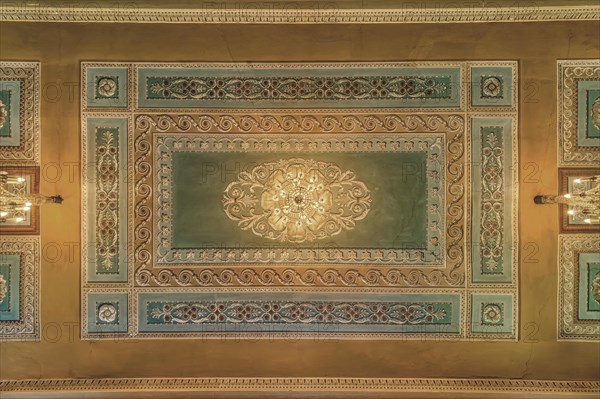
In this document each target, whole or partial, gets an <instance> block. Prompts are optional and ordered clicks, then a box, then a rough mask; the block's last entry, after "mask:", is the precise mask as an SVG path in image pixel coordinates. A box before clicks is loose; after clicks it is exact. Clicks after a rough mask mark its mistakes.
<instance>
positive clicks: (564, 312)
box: [558, 234, 600, 341]
mask: <svg viewBox="0 0 600 399" xmlns="http://www.w3.org/2000/svg"><path fill="white" fill-rule="evenodd" d="M558 242H559V243H558V266H559V273H558V297H559V303H558V339H559V340H565V341H572V340H579V341H598V340H600V321H594V320H580V318H579V300H580V295H579V290H580V289H581V287H579V285H580V282H579V278H577V277H576V276H578V275H579V263H580V259H579V258H580V254H586V253H593V254H598V253H600V235H598V234H561V235H559V237H558ZM586 290H587V287H586Z"/></svg>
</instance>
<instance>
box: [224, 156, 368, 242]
mask: <svg viewBox="0 0 600 399" xmlns="http://www.w3.org/2000/svg"><path fill="white" fill-rule="evenodd" d="M223 204H224V210H225V213H226V214H227V216H228V217H229V218H230V219H231V220H234V221H236V222H238V225H239V226H240V227H241V228H242V229H243V230H251V231H252V232H253V233H254V234H256V235H257V236H260V237H265V238H268V239H271V240H278V241H282V242H294V243H301V242H304V241H314V240H318V239H324V238H328V237H331V236H334V235H336V234H339V233H340V232H342V231H343V230H352V229H353V228H354V226H355V224H356V221H357V220H362V219H364V218H365V217H366V216H367V214H368V213H369V209H370V207H371V193H370V191H369V189H368V188H367V186H366V185H365V184H364V183H363V182H361V181H360V180H357V179H356V176H355V174H354V172H353V171H351V170H346V171H342V169H340V167H339V166H337V165H336V164H335V163H331V162H322V161H315V160H306V159H301V158H294V159H288V160H279V161H276V162H265V163H262V164H260V165H258V166H256V167H254V168H253V169H252V170H251V171H244V172H241V173H240V174H239V175H238V178H237V180H236V181H234V182H232V183H230V184H229V185H228V186H227V188H226V189H225V194H224V197H223Z"/></svg>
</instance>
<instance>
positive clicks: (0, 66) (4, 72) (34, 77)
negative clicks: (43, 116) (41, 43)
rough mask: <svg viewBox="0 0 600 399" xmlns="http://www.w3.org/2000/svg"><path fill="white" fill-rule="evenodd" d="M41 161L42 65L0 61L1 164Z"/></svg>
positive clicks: (30, 163)
mask: <svg viewBox="0 0 600 399" xmlns="http://www.w3.org/2000/svg"><path fill="white" fill-rule="evenodd" d="M39 161H40V64H39V63H38V62H11V61H0V163H8V164H19V165H23V164H26V165H36V164H39Z"/></svg>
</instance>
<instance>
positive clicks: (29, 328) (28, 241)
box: [0, 236, 40, 341]
mask: <svg viewBox="0 0 600 399" xmlns="http://www.w3.org/2000/svg"><path fill="white" fill-rule="evenodd" d="M13 254H17V255H19V256H20V281H19V285H18V287H19V295H20V298H19V299H20V300H19V318H18V320H15V321H0V341H12V340H17V341H25V340H36V341H37V340H39V338H40V309H39V305H40V290H39V264H40V240H39V237H37V236H0V256H2V255H13Z"/></svg>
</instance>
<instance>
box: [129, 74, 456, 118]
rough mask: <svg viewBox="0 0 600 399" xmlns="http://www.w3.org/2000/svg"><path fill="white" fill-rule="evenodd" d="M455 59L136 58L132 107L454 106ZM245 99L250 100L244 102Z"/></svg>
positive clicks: (317, 107)
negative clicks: (331, 61) (165, 61)
mask: <svg viewBox="0 0 600 399" xmlns="http://www.w3.org/2000/svg"><path fill="white" fill-rule="evenodd" d="M461 67H462V66H461V65H460V64H454V65H452V64H451V63H447V64H446V65H444V66H443V67H440V66H439V65H435V64H433V63H432V64H427V63H423V64H422V65H420V66H419V67H415V66H414V65H411V64H408V63H389V64H385V63H372V64H371V63H364V64H361V63H356V64H347V65H345V66H344V67H340V64H252V65H250V64H246V65H241V64H182V65H181V67H179V68H177V67H173V66H172V65H170V64H138V65H137V67H136V68H135V73H136V78H135V80H136V82H137V96H138V97H137V104H136V105H137V107H138V108H140V109H147V108H245V107H251V108H278V107H282V108H316V109H319V108H455V109H456V108H459V107H460V106H461V101H462V99H461V95H462V93H461V79H464V77H463V76H461V75H464V70H462V68H461ZM250 104H251V105H250Z"/></svg>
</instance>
